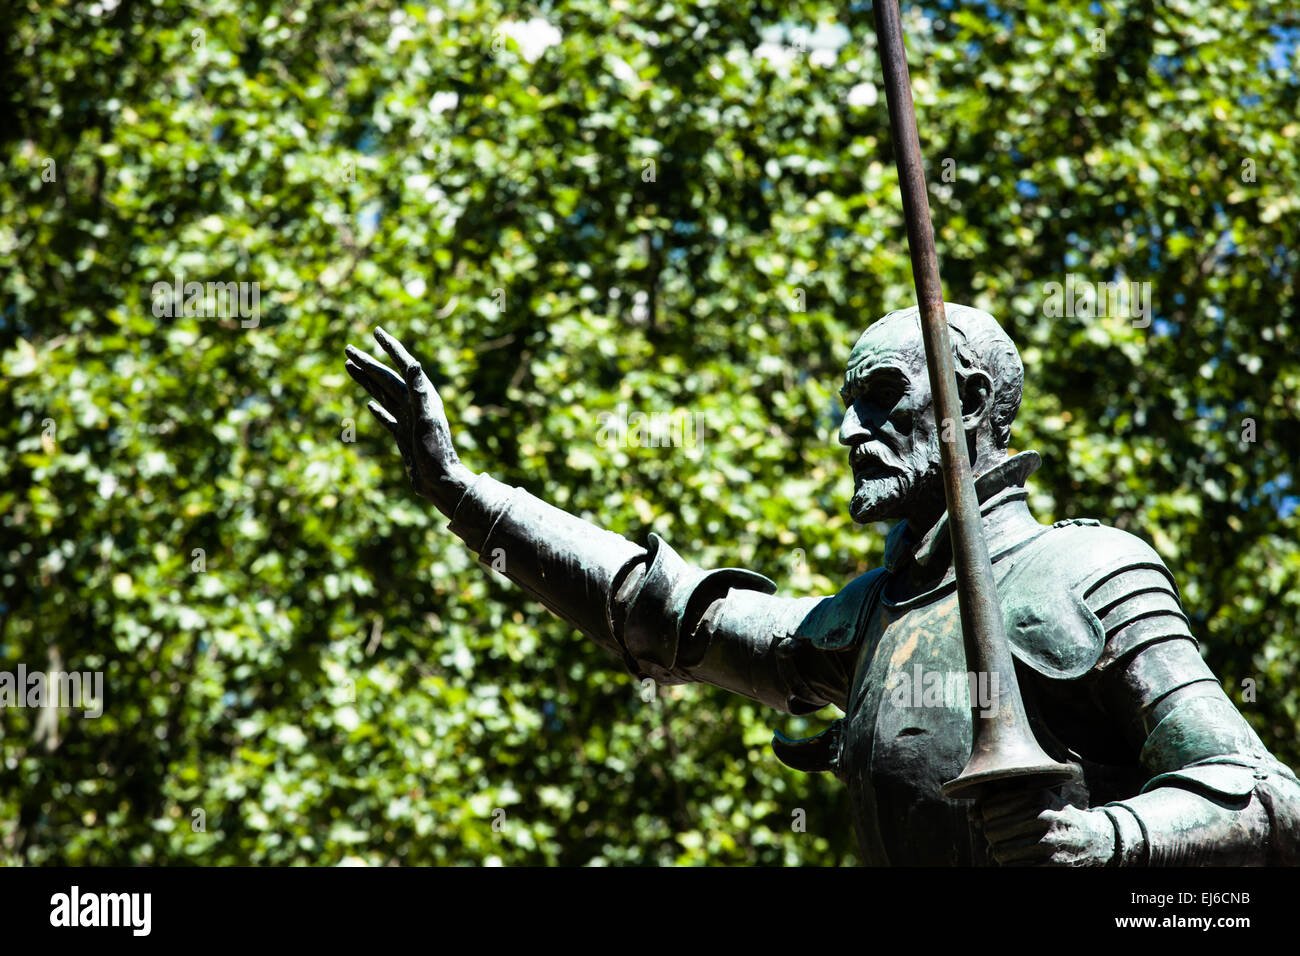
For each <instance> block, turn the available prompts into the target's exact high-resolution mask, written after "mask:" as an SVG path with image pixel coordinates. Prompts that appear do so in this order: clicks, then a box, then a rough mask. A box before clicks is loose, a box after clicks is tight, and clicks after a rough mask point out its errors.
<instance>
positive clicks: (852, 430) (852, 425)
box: [840, 404, 871, 447]
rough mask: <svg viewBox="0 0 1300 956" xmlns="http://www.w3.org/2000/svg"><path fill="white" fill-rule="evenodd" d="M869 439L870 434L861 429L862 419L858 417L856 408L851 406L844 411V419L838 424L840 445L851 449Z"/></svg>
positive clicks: (854, 405)
mask: <svg viewBox="0 0 1300 956" xmlns="http://www.w3.org/2000/svg"><path fill="white" fill-rule="evenodd" d="M870 437H871V433H870V432H868V431H867V430H866V429H865V428H863V427H862V419H861V418H859V417H858V406H857V405H856V404H853V405H850V406H849V407H848V408H846V409H844V419H843V420H842V421H841V422H840V444H841V445H848V446H849V447H852V446H854V445H856V444H858V443H860V442H864V441H866V440H867V439H868V438H870Z"/></svg>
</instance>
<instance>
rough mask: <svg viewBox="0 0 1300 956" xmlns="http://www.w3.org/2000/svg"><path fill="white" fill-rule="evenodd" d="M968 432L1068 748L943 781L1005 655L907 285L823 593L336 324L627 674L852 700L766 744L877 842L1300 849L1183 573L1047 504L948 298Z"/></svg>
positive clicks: (402, 423) (1121, 856) (879, 849)
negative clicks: (853, 557) (724, 554)
mask: <svg viewBox="0 0 1300 956" xmlns="http://www.w3.org/2000/svg"><path fill="white" fill-rule="evenodd" d="M945 313H946V318H947V324H948V331H949V333H950V336H951V348H952V359H953V365H954V368H955V371H956V377H957V385H958V392H959V395H960V401H961V423H962V433H963V435H964V437H965V441H966V445H967V449H968V452H969V461H970V467H971V470H972V472H973V473H974V475H975V476H976V481H975V486H976V493H977V497H978V501H979V508H980V512H981V522H982V529H983V535H984V539H985V540H986V542H987V546H988V550H989V554H990V557H991V564H992V568H993V574H994V577H995V579H996V584H997V592H998V602H999V605H1000V608H1001V612H1002V617H1003V619H1004V621H1005V624H1006V633H1007V638H1008V640H1009V645H1010V652H1011V654H1012V656H1013V658H1014V662H1015V663H1014V668H1015V673H1016V676H1017V677H1018V680H1019V685H1020V690H1021V691H1022V694H1023V705H1024V708H1025V711H1026V714H1027V717H1028V721H1029V725H1030V727H1031V728H1032V732H1033V736H1034V737H1035V739H1036V743H1037V745H1038V746H1039V747H1041V749H1042V750H1043V751H1044V752H1046V753H1047V754H1048V755H1049V756H1050V757H1051V758H1052V759H1054V760H1057V761H1061V762H1065V763H1073V764H1077V765H1078V766H1079V767H1080V768H1081V771H1082V772H1081V774H1080V776H1079V778H1078V779H1077V780H1076V781H1074V782H1072V783H1068V784H1066V785H1064V786H1061V787H1057V788H1056V789H1054V790H1044V789H1041V788H1033V789H1028V790H1026V789H1024V788H1022V787H1017V786H1000V787H990V788H987V791H986V792H981V793H980V794H979V797H980V799H979V800H978V801H977V802H974V803H973V802H972V801H971V800H970V799H964V798H962V797H959V796H956V795H953V794H952V793H945V792H944V785H945V784H946V783H948V782H949V781H951V780H953V778H955V777H956V776H957V775H958V774H959V773H960V772H961V771H962V769H963V767H964V766H965V764H966V762H967V759H968V757H969V756H970V754H971V749H972V738H973V735H972V711H975V712H976V713H981V712H982V713H984V714H985V715H996V713H997V710H998V708H999V706H1000V705H999V698H1000V696H1001V693H1002V688H1000V687H998V686H996V683H997V675H996V672H986V673H975V674H970V673H968V668H967V664H966V653H965V647H964V643H963V638H962V629H961V623H960V614H959V611H958V598H957V588H956V580H955V572H954V568H953V558H952V547H951V543H950V542H951V539H950V535H949V531H948V516H947V511H946V508H945V504H944V488H943V480H942V469H941V462H940V460H941V452H940V447H941V441H940V434H939V431H940V429H939V427H938V425H937V424H936V419H935V416H934V409H933V399H932V396H931V391H930V384H929V380H928V376H927V369H926V361H925V353H924V347H923V343H922V338H921V327H920V321H919V317H918V310H917V309H916V308H912V309H905V310H902V311H898V312H893V313H890V314H889V315H886V316H884V317H883V318H882V319H880V320H879V321H877V322H876V323H874V324H873V325H872V326H871V327H870V328H869V329H867V331H866V332H864V333H863V335H862V337H861V338H860V339H859V340H858V342H857V344H856V345H855V346H854V348H853V350H852V352H851V354H850V356H849V360H848V364H847V368H846V371H845V380H844V387H843V389H842V395H843V398H844V403H845V412H844V418H843V421H842V424H841V427H840V434H839V440H840V442H841V443H842V444H843V445H845V446H846V448H847V450H848V457H849V464H850V467H851V468H852V470H853V477H854V492H853V497H852V499H851V501H850V503H849V510H850V513H851V515H852V517H853V518H854V519H855V520H856V521H857V522H859V523H863V524H866V523H870V522H876V521H881V520H890V521H894V522H896V523H895V524H894V525H893V528H892V530H891V532H890V534H889V536H888V538H887V540H886V550H885V565H884V567H882V568H877V569H875V570H873V571H870V572H868V573H867V574H864V575H862V576H861V577H859V578H857V579H856V580H854V581H852V582H850V583H849V584H848V585H847V586H846V587H845V588H844V589H843V590H841V591H840V592H839V593H838V594H835V595H833V596H828V597H824V598H816V597H813V598H784V597H779V596H777V595H776V594H775V591H776V586H775V585H774V584H773V583H772V582H771V581H769V580H768V579H767V578H765V577H763V576H762V575H760V574H757V573H755V572H752V571H748V570H745V569H741V568H724V569H717V570H701V569H696V568H692V567H691V566H689V565H688V564H687V563H686V562H685V561H684V560H682V558H680V557H679V556H678V554H677V553H676V552H675V551H674V550H673V549H672V548H671V547H670V546H669V545H668V543H667V542H665V541H664V540H663V539H661V538H660V537H659V536H657V535H651V536H650V540H649V541H648V542H647V544H646V546H644V547H642V546H640V545H638V544H635V543H633V542H631V541H628V540H626V539H624V538H623V537H621V536H619V535H616V534H613V533H611V532H608V531H605V530H602V529H600V528H597V527H595V526H593V525H591V524H590V523H588V522H586V521H583V520H581V519H579V518H576V517H574V516H572V515H569V514H567V513H565V512H563V511H561V510H559V509H557V508H554V507H552V506H550V505H548V504H546V503H545V502H542V501H540V500H539V499H537V498H536V497H534V496H532V495H530V494H528V493H527V492H525V491H524V490H523V489H521V488H511V487H509V486H507V485H504V484H502V483H501V482H498V481H496V480H495V479H493V478H492V477H490V476H489V475H487V474H475V473H473V472H471V471H470V470H469V469H468V468H466V467H465V466H464V465H463V464H462V463H461V462H460V460H459V458H458V457H457V455H456V453H455V450H454V448H453V446H452V441H451V434H450V429H449V427H448V423H447V419H446V416H445V414H444V412H443V408H442V402H441V400H440V399H439V397H438V395H437V392H436V391H435V390H434V388H433V387H432V385H431V384H430V383H429V381H428V378H427V376H426V375H425V374H424V372H423V370H422V369H421V368H420V365H419V363H418V362H416V360H415V359H414V358H413V357H412V356H411V355H410V354H409V353H408V352H407V351H406V350H405V349H404V348H403V347H402V345H401V344H400V343H398V342H397V341H396V340H394V339H392V338H391V337H390V336H388V335H387V334H386V333H384V332H383V331H382V330H377V331H376V338H377V340H378V341H379V343H380V345H381V346H383V348H384V349H385V350H386V351H387V353H388V355H389V356H390V357H391V359H392V360H393V362H394V363H396V365H397V367H398V368H399V369H400V370H401V374H400V375H399V374H395V373H394V372H393V371H392V370H391V369H389V368H388V367H387V366H386V365H385V364H384V363H382V362H380V361H378V360H376V359H374V358H372V357H371V356H369V355H367V354H365V353H364V352H361V351H359V350H357V349H354V348H351V347H349V349H348V361H347V368H348V371H349V372H350V373H351V375H352V376H353V378H355V379H356V380H357V381H358V382H359V383H360V384H361V385H362V386H364V387H365V388H366V390H367V391H369V392H370V394H371V395H372V396H373V397H374V399H375V400H374V401H373V402H371V404H370V407H371V410H372V412H373V413H374V414H375V416H376V417H377V418H378V419H379V421H380V422H382V423H383V424H384V426H385V427H386V428H387V429H388V430H389V431H390V432H391V433H392V435H393V436H394V438H395V439H396V441H397V445H398V447H399V449H400V450H401V453H402V457H403V459H404V461H405V463H406V469H407V474H408V475H409V477H410V479H411V481H412V483H413V485H414V487H415V490H416V491H417V492H418V493H419V494H420V495H422V496H423V497H425V498H427V499H428V500H429V501H431V502H432V503H433V504H434V505H435V506H436V507H437V508H438V509H439V510H440V511H441V512H442V513H443V514H445V515H446V516H447V517H448V518H450V519H451V525H450V527H451V530H452V531H453V532H454V533H456V534H457V535H458V536H460V537H461V538H462V539H463V540H464V541H465V543H466V544H467V545H468V546H469V547H470V548H471V549H472V550H474V551H475V552H476V553H478V554H480V555H484V554H488V555H491V554H494V553H497V552H496V549H498V548H499V549H502V551H503V552H504V554H505V555H506V561H505V568H506V571H505V574H506V576H507V577H509V578H510V579H511V580H513V581H515V582H516V583H517V584H518V585H519V586H520V587H522V588H523V589H524V590H525V591H527V592H528V593H529V594H531V595H532V596H533V597H535V598H537V599H538V600H539V601H540V602H542V603H543V604H544V605H545V606H546V607H548V608H549V609H550V610H552V611H553V612H554V613H556V614H558V615H559V616H560V617H562V618H563V619H565V620H566V621H568V622H569V623H571V624H572V625H573V626H574V627H575V628H577V629H579V630H581V631H582V632H583V633H585V634H587V635H588V636H589V637H591V638H592V639H593V640H595V641H597V642H598V643H599V644H601V645H602V646H604V647H606V648H608V649H610V650H611V651H613V652H615V653H616V654H618V655H619V656H621V657H622V659H623V660H624V661H625V662H626V664H627V666H628V667H629V668H630V669H631V670H632V671H633V673H635V674H637V675H638V676H639V677H652V678H654V679H655V680H657V681H659V682H661V683H670V684H671V683H684V682H691V681H702V682H707V683H710V684H715V685H717V686H720V687H725V688H727V689H729V690H732V691H735V692H736V693H739V694H742V695H744V696H746V697H749V698H752V699H754V700H757V701H760V702H762V703H765V704H767V705H769V706H771V707H773V708H775V709H777V710H780V711H784V712H786V713H792V714H807V713H811V712H813V711H815V710H818V709H820V708H822V707H824V706H826V705H827V704H834V705H835V706H837V707H838V708H840V709H841V710H842V711H843V712H844V714H845V716H844V717H843V718H842V719H841V720H839V721H836V722H835V724H834V725H832V727H831V728H830V729H828V730H827V731H826V732H825V733H823V734H820V735H818V736H817V737H813V738H809V739H807V740H802V741H791V740H788V739H786V738H783V737H781V736H780V735H777V738H776V739H775V740H774V741H773V748H774V750H775V751H776V753H777V755H778V756H779V757H780V758H781V759H782V760H784V761H785V762H786V763H788V764H789V765H791V766H793V767H796V768H797V769H800V770H805V771H819V770H825V771H830V772H832V773H834V774H835V775H836V776H837V777H839V778H840V779H842V780H843V781H844V782H845V783H846V784H847V786H848V788H849V794H850V798H851V803H852V807H853V814H854V820H853V822H854V826H855V827H856V830H857V833H858V838H859V843H860V845H861V848H862V854H863V859H864V861H865V862H867V863H869V864H878V865H908V864H931V865H934V864H938V865H987V864H990V863H993V862H998V863H1030V864H1046V865H1075V866H1086V865H1091V866H1104V865H1123V866H1140V865H1198V864H1199V865H1206V864H1208V865H1242V864H1297V863H1300V780H1297V778H1296V776H1295V774H1293V773H1292V772H1291V770H1289V769H1288V768H1287V767H1285V766H1283V765H1282V764H1281V763H1279V762H1278V761H1277V760H1276V759H1274V758H1273V757H1272V755H1271V754H1269V752H1268V751H1267V749H1266V748H1265V747H1264V746H1263V744H1262V743H1261V742H1260V740H1259V738H1258V737H1257V736H1256V734H1255V732H1254V731H1253V730H1251V728H1250V726H1249V725H1248V724H1247V723H1246V722H1245V720H1244V719H1243V718H1242V717H1241V715H1240V714H1239V713H1238V712H1237V710H1236V708H1235V707H1234V706H1233V704H1232V703H1231V701H1230V700H1229V699H1228V698H1227V696H1226V695H1225V694H1224V692H1223V689H1222V688H1221V687H1220V685H1219V682H1218V681H1217V680H1216V679H1215V677H1214V675H1213V674H1212V673H1211V672H1210V671H1209V669H1208V668H1207V667H1206V665H1205V663H1204V661H1203V660H1202V659H1201V656H1200V654H1199V652H1198V650H1197V644H1196V641H1195V639H1194V638H1193V636H1192V634H1191V632H1190V630H1189V628H1188V621H1187V618H1186V616H1185V615H1184V613H1183V610H1182V607H1181V604H1180V602H1179V597H1178V590H1177V587H1176V585H1175V583H1174V580H1173V577H1172V576H1171V575H1170V573H1169V571H1168V569H1166V568H1165V566H1164V564H1163V563H1162V561H1161V560H1160V558H1159V556H1158V555H1157V554H1156V553H1155V552H1154V551H1153V550H1152V549H1151V548H1150V547H1149V546H1147V545H1146V544H1145V543H1144V542H1142V541H1141V540H1140V539H1138V538H1137V537H1134V536H1133V535H1130V534H1127V533H1125V532H1121V531H1118V530H1115V529H1112V528H1108V527H1105V526H1103V525H1100V524H1099V523H1097V522H1096V521H1089V520H1078V521H1063V522H1057V523H1056V524H1055V525H1052V526H1044V525H1041V524H1039V523H1038V522H1037V521H1036V520H1035V519H1034V517H1033V516H1032V515H1031V514H1030V512H1029V509H1028V507H1027V505H1026V497H1027V493H1026V491H1025V488H1024V484H1025V481H1026V479H1027V478H1028V476H1029V475H1030V474H1031V473H1032V472H1033V471H1034V470H1035V469H1036V468H1037V467H1038V466H1039V464H1040V461H1039V456H1038V455H1037V454H1036V453H1035V452H1032V451H1027V452H1023V453H1021V454H1018V455H1015V456H1012V457H1008V455H1007V447H1008V443H1009V439H1010V433H1011V426H1012V423H1013V421H1014V419H1015V415H1016V412H1017V410H1018V408H1019V405H1020V397H1021V389H1022V384H1023V369H1022V366H1021V362H1020V357H1019V354H1018V353H1017V351H1016V348H1015V346H1014V345H1013V344H1012V342H1011V340H1010V339H1009V338H1008V337H1007V336H1006V334H1005V333H1004V332H1003V331H1002V329H1001V327H1000V326H999V325H998V324H997V322H996V321H995V320H994V319H993V317H992V316H990V315H988V314H987V313H985V312H981V311H978V310H976V309H971V308H968V307H965V306H958V305H952V304H945Z"/></svg>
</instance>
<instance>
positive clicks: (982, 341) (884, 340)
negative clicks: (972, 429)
mask: <svg viewBox="0 0 1300 956" xmlns="http://www.w3.org/2000/svg"><path fill="white" fill-rule="evenodd" d="M943 306H944V311H945V313H946V315H947V318H948V334H949V338H950V339H951V340H952V354H953V365H954V366H955V367H956V371H957V387H958V391H959V392H964V391H965V388H964V386H965V383H966V380H967V379H969V378H970V377H971V374H972V373H973V372H975V371H981V372H983V373H984V374H985V375H987V376H988V377H989V380H990V381H991V382H992V385H993V395H992V407H991V409H990V413H989V427H990V429H991V438H992V440H993V443H994V445H996V446H997V447H998V448H1002V449H1005V448H1006V447H1007V445H1008V444H1009V443H1010V441H1011V423H1012V422H1013V421H1015V418H1016V412H1017V410H1019V408H1020V397H1021V395H1022V394H1023V392H1024V385H1025V369H1024V366H1023V365H1022V364H1021V363H1020V353H1019V352H1018V351H1017V350H1016V346H1015V343H1013V342H1012V341H1011V338H1010V337H1009V336H1008V335H1007V333H1006V332H1004V331H1002V326H1000V325H998V323H997V320H996V319H994V318H993V316H991V315H989V314H988V313H987V312H984V311H981V310H980V309H974V308H971V307H970V306H968V305H956V304H954V303H952V302H945V303H944V304H943ZM886 353H888V354H893V355H896V356H898V357H899V358H902V359H905V360H906V361H908V362H909V363H910V364H911V366H912V368H913V369H914V370H917V371H920V372H921V373H922V374H924V373H925V371H926V361H925V343H924V341H923V340H922V338H921V310H920V309H919V308H918V307H917V306H912V307H911V308H909V309H898V310H897V311H894V312H889V313H887V314H886V315H883V316H881V317H880V318H879V319H877V320H876V321H875V322H873V323H872V324H871V326H870V328H868V329H867V330H866V331H865V332H863V333H862V335H861V336H860V337H859V338H858V341H857V344H856V345H854V346H853V351H852V352H851V353H849V361H848V365H847V368H846V371H845V373H844V384H845V388H846V389H851V388H852V387H853V385H854V383H855V382H856V381H857V380H858V379H859V378H860V377H861V376H863V375H864V374H867V373H869V372H870V371H871V369H872V367H873V366H874V365H875V360H876V359H878V357H879V356H881V355H882V354H886Z"/></svg>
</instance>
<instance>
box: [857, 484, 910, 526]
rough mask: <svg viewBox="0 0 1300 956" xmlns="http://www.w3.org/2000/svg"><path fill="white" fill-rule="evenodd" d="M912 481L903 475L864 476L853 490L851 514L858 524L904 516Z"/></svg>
mask: <svg viewBox="0 0 1300 956" xmlns="http://www.w3.org/2000/svg"><path fill="white" fill-rule="evenodd" d="M910 485H911V482H910V481H908V480H907V479H906V478H904V477H903V476H902V475H891V476H890V477H888V478H862V479H859V480H858V484H857V487H856V488H855V489H854V490H853V500H852V501H850V502H849V516H850V517H851V518H853V520H854V521H856V522H857V523H858V524H870V523H872V522H873V521H892V520H895V519H898V518H901V517H903V513H904V512H905V511H906V508H907V501H908V498H909V497H910V495H909V491H910V490H911V488H910Z"/></svg>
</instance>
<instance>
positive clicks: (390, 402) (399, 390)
mask: <svg viewBox="0 0 1300 956" xmlns="http://www.w3.org/2000/svg"><path fill="white" fill-rule="evenodd" d="M347 356H348V360H347V361H346V362H345V363H344V367H345V368H346V369H347V370H348V374H349V375H351V376H352V378H353V379H354V380H355V381H356V382H357V384H358V385H360V386H361V387H362V388H364V389H365V390H366V391H367V392H369V393H370V394H371V396H373V397H374V398H376V399H378V400H379V401H380V402H381V403H382V404H383V405H384V407H385V408H387V409H388V410H389V412H390V413H393V414H400V413H401V412H402V410H403V409H405V407H406V383H405V382H404V381H403V380H402V378H401V376H399V375H397V374H396V373H394V372H393V370H392V369H390V368H389V367H388V366H387V365H385V364H384V363H383V362H380V361H378V360H376V359H374V358H372V357H371V356H369V355H367V354H366V353H365V352H362V351H361V350H360V349H358V348H355V347H353V346H351V345H349V346H348V347H347Z"/></svg>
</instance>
